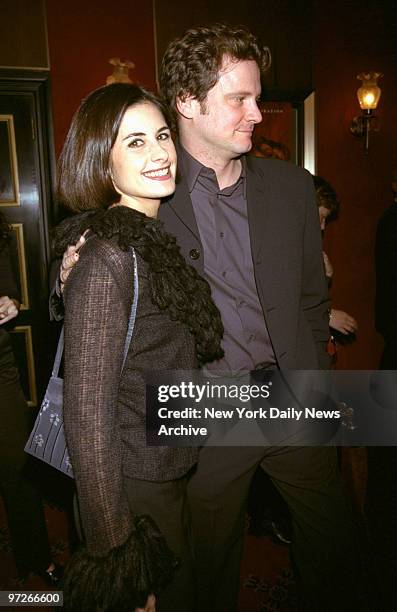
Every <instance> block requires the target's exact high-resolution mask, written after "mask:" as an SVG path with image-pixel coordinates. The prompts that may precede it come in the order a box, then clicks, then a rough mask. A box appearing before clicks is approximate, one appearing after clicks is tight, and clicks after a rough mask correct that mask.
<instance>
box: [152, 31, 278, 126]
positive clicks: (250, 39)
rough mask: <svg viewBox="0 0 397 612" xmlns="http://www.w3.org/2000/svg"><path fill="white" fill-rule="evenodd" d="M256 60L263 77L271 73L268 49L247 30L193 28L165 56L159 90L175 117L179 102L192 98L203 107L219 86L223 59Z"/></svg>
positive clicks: (175, 42)
mask: <svg viewBox="0 0 397 612" xmlns="http://www.w3.org/2000/svg"><path fill="white" fill-rule="evenodd" d="M225 56H226V57H229V58H231V59H232V60H236V61H241V60H253V61H254V62H256V63H257V65H258V67H259V70H260V72H261V75H262V74H264V72H266V70H268V69H269V67H270V64H271V55H270V50H269V49H268V47H263V46H262V44H261V43H260V42H259V40H258V39H257V38H256V36H254V34H252V33H251V32H249V31H248V30H247V29H246V28H244V27H241V26H240V27H239V26H237V27H236V26H228V25H225V24H215V25H212V26H208V27H200V28H192V29H191V30H188V31H187V32H186V33H185V34H184V36H182V37H181V38H177V39H175V40H174V41H172V42H171V43H170V44H169V45H168V47H167V49H166V52H165V54H164V57H163V61H162V65H161V75H160V87H161V93H162V95H163V96H164V98H165V100H166V102H167V104H168V105H169V107H170V108H171V109H172V110H173V111H174V114H175V113H176V100H177V98H181V99H183V98H186V96H192V97H193V98H195V99H196V100H198V101H199V102H200V103H203V102H204V100H205V98H206V96H207V94H208V92H209V90H210V89H212V87H214V85H216V83H217V82H218V79H219V71H220V69H221V66H222V62H223V59H224V57H225Z"/></svg>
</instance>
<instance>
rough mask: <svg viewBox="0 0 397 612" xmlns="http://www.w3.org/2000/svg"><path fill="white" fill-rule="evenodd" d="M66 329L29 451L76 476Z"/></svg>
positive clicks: (131, 322)
mask: <svg viewBox="0 0 397 612" xmlns="http://www.w3.org/2000/svg"><path fill="white" fill-rule="evenodd" d="M132 254H133V257H134V298H133V302H132V306H131V312H130V318H129V321H128V329H127V335H126V339H125V344H124V357H123V365H122V368H121V371H123V369H124V364H125V360H126V358H127V353H128V349H129V346H130V343H131V338H132V333H133V331H134V325H135V317H136V309H137V306H138V289H139V285H138V268H137V261H136V254H135V251H134V250H133V249H132ZM63 347H64V331H63V328H62V331H61V335H60V337H59V341H58V348H57V352H56V355H55V360H54V366H53V369H52V374H51V378H50V380H49V383H48V386H47V390H46V392H45V395H44V399H43V402H42V404H41V407H40V411H39V414H38V415H37V418H36V421H35V424H34V427H33V430H32V433H31V434H30V436H29V440H28V441H27V443H26V446H25V452H27V453H29V454H30V455H33V457H36V458H37V459H41V460H42V461H44V462H45V463H47V464H48V465H51V466H52V467H54V468H56V469H57V470H60V471H61V472H63V473H64V474H66V475H67V476H70V477H71V478H73V477H74V476H73V467H72V464H71V461H70V457H69V452H68V448H67V444H66V439H65V429H64V424H63V380H62V378H60V377H59V368H60V365H61V361H62V356H63Z"/></svg>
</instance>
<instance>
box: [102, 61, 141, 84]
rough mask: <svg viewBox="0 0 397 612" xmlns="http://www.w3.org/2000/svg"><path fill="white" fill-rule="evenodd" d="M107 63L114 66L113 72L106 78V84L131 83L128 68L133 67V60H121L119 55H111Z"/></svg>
mask: <svg viewBox="0 0 397 612" xmlns="http://www.w3.org/2000/svg"><path fill="white" fill-rule="evenodd" d="M109 64H112V66H114V68H113V74H111V75H110V76H108V77H107V79H106V85H111V84H112V83H132V81H131V79H130V75H129V70H130V68H135V64H134V62H131V60H125V62H122V61H121V60H120V58H119V57H112V58H111V59H110V60H109Z"/></svg>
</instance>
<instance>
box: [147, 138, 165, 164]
mask: <svg viewBox="0 0 397 612" xmlns="http://www.w3.org/2000/svg"><path fill="white" fill-rule="evenodd" d="M150 156H151V159H152V161H167V160H168V157H169V153H168V150H167V148H166V147H165V146H163V145H162V144H161V142H157V143H156V144H154V145H153V146H152V148H151V151H150Z"/></svg>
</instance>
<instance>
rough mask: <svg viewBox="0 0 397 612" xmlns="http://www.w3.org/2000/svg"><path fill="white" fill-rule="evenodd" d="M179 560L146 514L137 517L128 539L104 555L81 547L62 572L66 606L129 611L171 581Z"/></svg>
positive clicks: (87, 609) (108, 611)
mask: <svg viewBox="0 0 397 612" xmlns="http://www.w3.org/2000/svg"><path fill="white" fill-rule="evenodd" d="M177 565H178V561H177V559H176V556H175V555H174V553H173V552H172V551H171V550H170V549H169V547H168V544H167V542H166V540H165V538H164V536H163V535H162V533H161V532H160V530H159V528H158V527H157V525H156V523H155V522H154V521H153V519H151V518H150V517H149V516H146V515H145V516H136V517H134V519H133V529H132V532H131V534H130V536H129V538H128V540H127V541H126V542H125V543H124V544H122V545H121V546H118V547H117V548H114V549H113V550H111V551H110V553H108V554H107V555H106V556H105V557H93V556H92V555H90V554H89V553H88V552H87V550H86V548H85V547H81V548H80V549H79V550H77V551H76V553H75V554H74V555H73V556H72V558H71V559H70V561H69V563H68V566H67V568H66V571H65V581H64V589H63V590H64V602H65V604H64V605H65V609H66V610H70V611H73V612H77V611H79V610H84V611H85V612H89V611H94V610H98V609H100V610H101V612H105V611H106V612H124V611H125V612H131V610H134V609H135V608H136V607H144V605H145V602H146V599H147V597H148V596H149V595H150V594H151V593H153V594H155V595H158V594H159V593H160V592H161V591H162V590H163V589H164V587H165V586H166V585H167V584H169V582H171V580H172V578H173V574H174V571H175V569H176V567H177Z"/></svg>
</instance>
